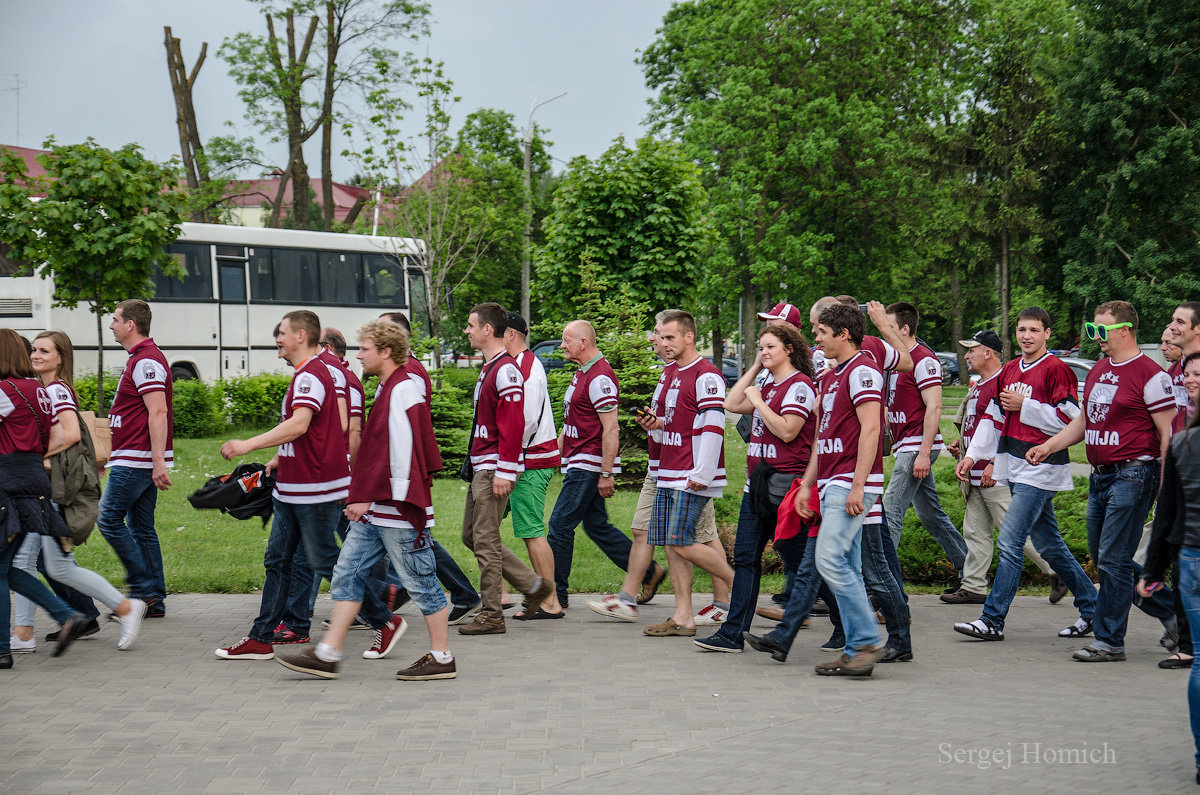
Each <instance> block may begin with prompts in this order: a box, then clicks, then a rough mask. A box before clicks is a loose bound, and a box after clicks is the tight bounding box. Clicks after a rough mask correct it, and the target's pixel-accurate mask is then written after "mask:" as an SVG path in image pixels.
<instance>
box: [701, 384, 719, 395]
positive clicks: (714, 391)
mask: <svg viewBox="0 0 1200 795" xmlns="http://www.w3.org/2000/svg"><path fill="white" fill-rule="evenodd" d="M704 391H705V392H707V393H708V394H710V395H715V394H717V385H716V384H709V385H708V388H707V389H705V390H704Z"/></svg>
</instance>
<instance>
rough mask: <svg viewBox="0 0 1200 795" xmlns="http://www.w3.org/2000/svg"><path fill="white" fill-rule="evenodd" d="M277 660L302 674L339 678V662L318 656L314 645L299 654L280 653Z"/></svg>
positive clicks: (285, 666)
mask: <svg viewBox="0 0 1200 795" xmlns="http://www.w3.org/2000/svg"><path fill="white" fill-rule="evenodd" d="M275 662H277V663H279V664H280V665H282V666H283V667H284V668H290V669H291V670H293V671H296V672H298V673H302V674H311V675H313V676H319V677H321V678H322V679H337V678H338V668H339V667H340V664H339V663H337V662H329V661H328V660H322V659H321V658H320V657H318V656H317V652H316V649H314V648H312V647H309V648H306V649H303V650H302V651H301V652H300V653H299V654H280V655H278V656H276V657H275Z"/></svg>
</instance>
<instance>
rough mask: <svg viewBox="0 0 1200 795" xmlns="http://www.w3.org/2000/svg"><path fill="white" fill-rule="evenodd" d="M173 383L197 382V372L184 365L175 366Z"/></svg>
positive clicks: (172, 372) (172, 377) (172, 371)
mask: <svg viewBox="0 0 1200 795" xmlns="http://www.w3.org/2000/svg"><path fill="white" fill-rule="evenodd" d="M171 380H172V381H194V380H196V372H195V371H194V370H192V368H190V367H184V366H183V365H178V364H177V365H175V366H174V367H172V368H171Z"/></svg>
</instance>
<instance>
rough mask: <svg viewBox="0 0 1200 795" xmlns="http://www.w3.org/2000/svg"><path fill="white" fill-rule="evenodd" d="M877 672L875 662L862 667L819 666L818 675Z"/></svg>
mask: <svg viewBox="0 0 1200 795" xmlns="http://www.w3.org/2000/svg"><path fill="white" fill-rule="evenodd" d="M874 672H875V664H874V663H872V664H870V665H866V666H863V667H861V668H817V669H816V674H817V676H870V675H871V674H872V673H874Z"/></svg>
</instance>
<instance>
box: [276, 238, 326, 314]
mask: <svg viewBox="0 0 1200 795" xmlns="http://www.w3.org/2000/svg"><path fill="white" fill-rule="evenodd" d="M272 259H273V262H272V276H273V277H274V278H273V279H272V287H273V288H274V292H273V295H272V298H273V299H274V300H275V301H277V302H281V303H289V304H314V303H316V302H318V301H320V300H321V296H320V294H319V292H318V289H319V284H318V282H317V254H316V252H315V251H300V250H298V249H289V248H277V249H275V251H274V257H273V258H272Z"/></svg>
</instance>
